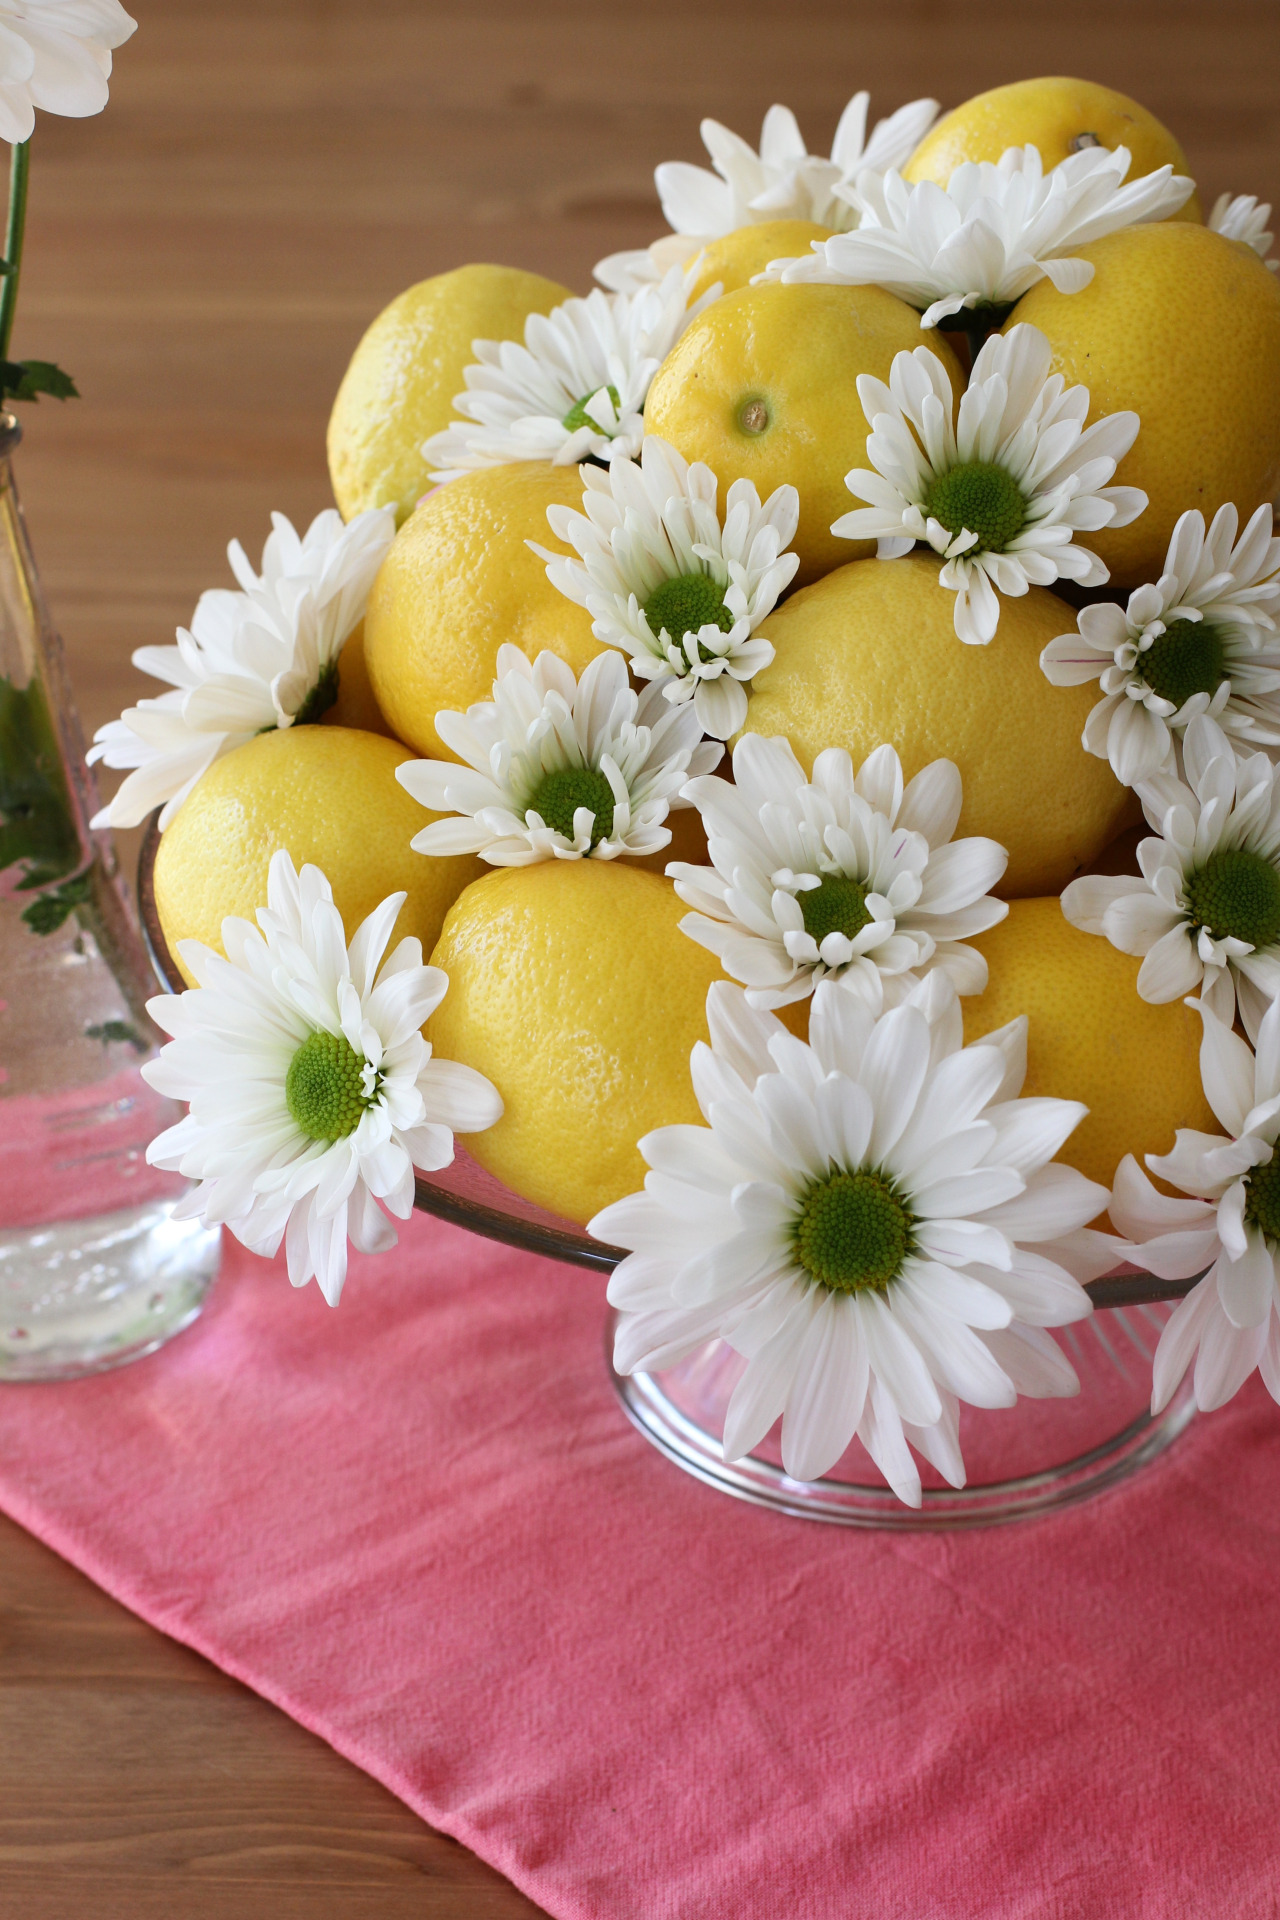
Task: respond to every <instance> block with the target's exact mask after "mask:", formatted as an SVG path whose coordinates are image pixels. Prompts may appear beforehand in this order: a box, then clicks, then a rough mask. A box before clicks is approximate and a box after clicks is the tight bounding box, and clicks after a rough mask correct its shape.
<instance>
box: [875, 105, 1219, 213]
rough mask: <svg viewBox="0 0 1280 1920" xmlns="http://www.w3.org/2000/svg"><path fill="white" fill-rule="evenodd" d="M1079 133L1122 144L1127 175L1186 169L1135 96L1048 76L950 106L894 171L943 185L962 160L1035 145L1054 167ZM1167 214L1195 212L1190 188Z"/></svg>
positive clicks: (986, 157) (997, 155) (1133, 177)
mask: <svg viewBox="0 0 1280 1920" xmlns="http://www.w3.org/2000/svg"><path fill="white" fill-rule="evenodd" d="M1086 134H1092V135H1093V141H1096V142H1097V144H1098V145H1099V146H1100V147H1110V148H1111V149H1112V150H1113V151H1114V149H1115V148H1116V147H1127V148H1128V149H1129V152H1130V154H1131V155H1132V159H1131V161H1130V166H1129V172H1128V175H1127V176H1126V177H1127V178H1128V179H1129V180H1137V179H1138V178H1140V176H1141V175H1142V174H1144V173H1154V172H1155V170H1156V168H1157V167H1163V166H1171V167H1172V168H1173V170H1174V172H1175V173H1185V174H1189V173H1190V171H1191V169H1190V167H1188V165H1187V156H1186V154H1185V153H1184V152H1183V151H1182V148H1181V147H1180V146H1179V145H1178V142H1177V141H1176V140H1175V139H1174V137H1173V135H1172V134H1171V133H1170V132H1169V129H1168V128H1167V127H1166V126H1162V125H1161V123H1160V121H1159V120H1157V119H1156V117H1155V115H1154V114H1152V113H1148V112H1147V109H1146V108H1145V107H1140V106H1139V105H1138V102H1137V101H1136V100H1130V99H1129V98H1128V96H1127V95H1126V94H1123V93H1116V92H1115V90H1114V89H1113V88H1111V87H1100V86H1098V85H1097V83H1096V82H1095V81H1093V80H1067V79H1064V78H1062V77H1061V76H1058V75H1054V76H1052V77H1049V78H1046V79H1042V80H1015V81H1014V82H1013V84H1012V85H1011V86H1007V87H992V89H991V90H990V92H989V93H978V94H975V95H974V97H973V99H972V100H966V101H964V102H963V104H962V105H961V106H958V107H953V108H952V110H951V112H950V113H945V114H943V116H942V118H941V120H939V121H938V123H937V125H936V126H934V127H932V128H931V129H930V131H929V132H928V133H927V134H926V135H925V137H924V139H923V140H922V141H921V142H920V145H919V146H918V147H917V148H916V150H915V152H914V153H913V154H912V156H911V158H910V159H909V160H908V162H907V164H906V166H905V167H904V168H903V169H902V173H903V178H904V179H906V180H936V181H937V182H938V184H939V186H944V187H945V186H946V184H947V181H948V180H949V179H950V178H951V175H952V173H953V172H954V170H955V168H956V167H958V166H960V165H961V163H962V162H963V161H965V160H990V161H993V162H994V161H996V160H998V159H999V158H1000V155H1001V154H1002V153H1003V152H1004V150H1005V148H1006V147H1026V146H1032V147H1038V148H1039V150H1040V154H1041V157H1042V159H1043V160H1044V164H1045V166H1046V167H1056V166H1057V165H1058V162H1059V161H1060V160H1065V159H1066V157H1067V155H1068V154H1069V153H1074V152H1075V151H1077V149H1076V148H1075V147H1073V145H1072V142H1073V141H1074V140H1076V139H1078V138H1079V137H1080V136H1081V135H1086ZM1093 141H1090V142H1087V144H1089V145H1092V144H1093ZM1174 218H1175V219H1176V220H1200V219H1202V218H1203V216H1202V214H1201V211H1200V202H1199V200H1198V199H1197V198H1196V196H1195V194H1194V193H1193V194H1192V195H1191V198H1190V199H1189V200H1188V201H1187V202H1186V204H1185V206H1184V207H1183V208H1182V209H1181V211H1180V212H1179V213H1177V214H1175V215H1174Z"/></svg>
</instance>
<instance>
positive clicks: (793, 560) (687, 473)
mask: <svg viewBox="0 0 1280 1920" xmlns="http://www.w3.org/2000/svg"><path fill="white" fill-rule="evenodd" d="M582 478H583V482H584V484H585V487H586V491H585V493H584V495H583V506H584V507H585V509H586V511H585V513H575V512H574V511H573V510H572V508H570V507H559V506H556V507H548V508H547V519H548V520H549V521H550V523H551V529H552V532H553V533H555V534H556V535H557V536H558V537H559V538H560V539H561V540H563V541H564V542H565V543H566V544H567V545H568V546H571V547H573V548H574V549H575V551H576V552H577V553H578V554H580V555H581V559H580V560H570V559H568V558H566V557H565V556H564V555H563V554H556V553H552V552H550V551H549V550H548V549H547V548H546V547H539V546H537V545H535V544H534V542H533V541H532V540H531V541H530V542H529V545H530V546H531V547H533V550H534V552H535V553H536V554H538V555H539V556H540V558H541V559H543V560H545V561H546V562H547V578H548V579H549V580H550V581H551V583H552V585H553V586H555V587H558V588H559V589H560V591H561V593H563V594H565V595H567V597H568V598H569V599H570V600H574V601H576V602H577V604H578V605H579V606H580V607H585V608H586V609H587V611H588V613H590V615H591V616H592V621H593V626H592V631H593V632H594V634H595V636H596V638H597V639H598V640H603V641H604V642H605V643H606V645H608V646H611V647H620V648H621V649H622V651H623V652H624V653H626V654H628V655H629V656H630V660H631V670H632V672H633V673H634V674H635V675H636V676H637V678H639V679H641V680H659V681H661V682H662V690H663V693H664V694H665V696H666V698H667V699H668V700H671V701H677V702H679V701H685V700H692V701H693V703H694V709H695V711H696V713H697V716H698V724H699V726H701V727H702V728H703V730H704V732H706V733H709V734H712V735H713V736H714V737H715V738H716V739H718V740H725V739H727V738H728V736H729V735H730V734H731V733H734V732H736V731H737V729H738V728H739V727H740V726H741V725H742V722H743V721H744V720H745V718H746V714H747V696H746V692H745V690H744V686H743V682H744V681H748V680H750V679H751V678H752V677H753V675H755V674H757V673H759V672H760V669H761V668H762V667H767V666H768V664H769V662H770V661H771V660H772V659H773V647H772V645H771V644H770V642H769V641H768V640H762V639H757V638H755V637H754V636H755V630H756V628H757V627H758V626H759V625H760V622H761V621H762V620H764V619H765V618H766V617H767V616H768V615H769V614H770V613H771V612H772V611H773V608H774V606H775V604H776V602H777V599H778V596H779V594H780V593H781V592H782V591H783V589H784V588H785V587H787V586H789V585H790V583H791V581H792V579H793V578H794V576H795V571H796V568H797V567H798V566H799V565H800V561H799V558H798V556H797V555H796V554H794V553H788V552H787V551H786V550H785V549H786V548H787V547H788V546H789V545H790V543H791V541H792V540H793V539H794V538H795V531H796V527H797V525H798V524H799V519H800V496H799V495H798V494H797V492H796V490H795V488H794V487H779V488H778V489H777V491H776V492H775V493H771V494H770V496H769V498H768V499H767V500H766V501H765V503H764V505H763V507H762V506H761V504H760V496H759V494H758V493H757V492H756V490H755V488H754V487H753V486H752V484H751V482H750V481H749V480H735V481H734V483H733V485H732V486H731V487H730V488H729V492H728V495H727V497H726V500H725V516H724V524H723V526H722V525H721V523H720V518H719V514H718V512H717V509H716V484H717V483H716V476H715V474H714V473H712V471H711V469H710V467H706V466H703V465H702V464H701V462H696V463H695V464H694V465H693V466H690V465H689V463H688V462H687V461H686V460H685V459H684V458H683V457H682V456H681V455H680V454H679V453H677V452H676V449H675V448H674V447H673V446H670V445H668V443H667V442H666V441H665V440H662V439H659V437H658V436H657V435H656V434H652V433H650V434H646V436H645V439H644V444H643V446H642V447H641V450H640V460H639V463H637V462H635V461H633V460H615V461H614V462H613V464H612V466H611V467H610V468H609V470H608V472H607V473H605V472H602V471H601V470H600V469H599V468H593V467H584V468H583V470H582Z"/></svg>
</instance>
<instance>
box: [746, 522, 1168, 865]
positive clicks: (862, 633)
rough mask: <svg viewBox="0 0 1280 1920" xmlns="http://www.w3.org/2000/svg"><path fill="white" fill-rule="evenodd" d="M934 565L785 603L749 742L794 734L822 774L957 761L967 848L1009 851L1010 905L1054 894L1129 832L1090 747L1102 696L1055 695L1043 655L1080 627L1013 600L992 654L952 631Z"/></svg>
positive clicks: (852, 579) (1065, 610) (836, 583)
mask: <svg viewBox="0 0 1280 1920" xmlns="http://www.w3.org/2000/svg"><path fill="white" fill-rule="evenodd" d="M940 564H941V563H940V562H939V560H938V559H937V558H936V556H931V557H929V558H927V559H926V558H924V557H923V556H921V555H916V554H908V555H907V556H906V557H905V559H902V560H857V561H854V563H853V564H852V565H851V566H848V567H841V568H840V569H839V571H838V572H836V573H829V574H828V575H827V577H826V578H825V579H824V580H819V581H817V582H816V583H815V585H813V586H811V587H807V588H806V589H805V590H804V592H803V593H798V594H796V595H795V596H794V597H793V598H792V599H790V600H788V601H787V602H786V603H785V604H784V605H783V606H781V607H779V608H778V609H777V610H776V612H774V613H772V614H770V616H769V618H768V619H767V620H766V621H765V622H764V623H763V625H762V626H761V627H760V629H759V631H760V633H761V634H762V635H763V636H764V637H765V638H766V639H769V640H771V641H772V642H773V645H774V647H775V649H776V658H775V659H774V661H773V663H772V665H771V666H768V667H766V668H764V670H763V671H762V672H760V673H758V674H757V675H756V677H755V681H754V683H753V686H752V690H751V693H750V696H749V698H748V703H747V718H746V724H745V727H744V729H743V731H744V732H747V733H761V734H785V735H786V737H787V739H789V740H790V742H791V744H792V746H793V747H794V749H795V751H796V754H797V755H798V757H799V758H800V760H801V761H802V762H803V764H804V765H805V766H806V767H808V768H812V766H813V762H814V759H815V758H816V756H817V755H818V754H819V753H820V752H821V751H822V749H823V748H824V747H844V748H846V749H847V750H848V752H849V753H850V754H852V756H853V761H854V765H855V766H857V765H859V764H860V763H861V762H862V761H863V760H864V759H865V758H866V756H867V755H868V754H869V753H871V752H872V751H873V750H874V749H875V748H876V747H878V746H880V745H882V744H883V743H885V742H887V743H888V744H889V745H890V746H892V747H895V748H896V749H897V752H898V754H899V755H900V757H901V759H902V763H903V768H904V770H905V772H906V775H907V778H908V779H910V778H911V776H912V775H913V774H916V773H918V772H919V771H920V769H921V767H923V766H925V765H927V764H928V762H929V761H931V760H939V759H945V760H954V762H955V763H956V765H957V767H959V769H960V775H961V778H962V780H963V782H964V810H963V812H962V813H961V815H960V825H959V827H958V828H957V830H956V831H957V833H958V834H961V835H963V834H971V833H976V834H986V835H988V836H989V837H990V838H991V839H993V840H998V841H999V842H1000V844H1001V846H1003V847H1007V848H1008V851H1009V866H1008V869H1007V871H1006V873H1005V877H1004V879H1003V881H1002V882H1001V884H1000V887H999V888H998V891H999V892H1000V893H1003V894H1008V895H1015V894H1027V893H1052V892H1057V891H1058V890H1059V889H1060V888H1062V887H1063V886H1065V885H1066V883H1067V881H1068V880H1070V879H1071V878H1072V877H1073V876H1074V875H1075V874H1076V873H1078V872H1080V871H1081V870H1082V868H1084V867H1086V866H1088V865H1089V864H1090V863H1091V862H1092V860H1093V858H1094V855H1095V854H1097V853H1099V852H1100V851H1101V849H1102V848H1103V847H1105V846H1106V845H1107V844H1108V842H1109V841H1111V840H1112V839H1114V838H1115V835H1116V834H1117V833H1118V832H1119V830H1120V828H1121V827H1122V826H1123V825H1124V824H1125V823H1126V820H1127V816H1128V812H1129V807H1130V801H1129V796H1128V794H1127V793H1126V791H1125V789H1124V788H1123V787H1122V786H1121V785H1120V783H1119V781H1118V780H1117V779H1116V777H1115V775H1114V774H1113V773H1112V771H1111V768H1110V766H1109V765H1108V764H1107V762H1106V761H1105V760H1098V759H1095V758H1094V756H1093V755H1092V754H1089V753H1086V752H1085V751H1084V749H1083V747H1082V746H1081V744H1080V734H1081V731H1082V729H1083V727H1084V722H1085V716H1086V715H1087V714H1088V712H1089V709H1090V707H1091V706H1092V705H1093V704H1094V702H1095V701H1096V699H1097V696H1098V690H1097V687H1096V685H1095V684H1094V683H1093V682H1092V681H1090V682H1089V684H1088V686H1087V687H1070V688H1067V687H1052V686H1050V684H1049V682H1048V681H1047V680H1046V679H1045V677H1044V675H1043V673H1041V671H1040V653H1041V650H1042V648H1043V647H1044V646H1045V645H1046V644H1047V643H1048V642H1049V641H1050V640H1052V639H1053V638H1054V637H1055V635H1057V634H1059V633H1065V632H1069V631H1070V630H1071V628H1072V627H1073V626H1074V615H1073V613H1072V611H1071V609H1070V607H1068V606H1067V605H1066V603H1065V602H1064V601H1062V600H1059V599H1058V598H1057V597H1056V596H1055V595H1054V594H1051V593H1050V592H1048V590H1047V589H1046V588H1044V587H1032V588H1031V589H1030V590H1029V591H1028V592H1027V593H1026V594H1025V595H1024V596H1023V597H1022V598H1021V599H1018V600H1002V601H1001V605H1000V625H999V628H998V630H997V632H996V637H995V639H994V640H993V641H992V642H991V644H990V646H986V647H969V646H966V645H965V644H964V642H963V641H961V640H957V638H956V635H955V628H954V626H953V612H954V607H955V596H954V595H953V594H950V593H947V592H946V591H945V590H944V589H943V588H942V587H940V586H939V585H938V568H939V565H940Z"/></svg>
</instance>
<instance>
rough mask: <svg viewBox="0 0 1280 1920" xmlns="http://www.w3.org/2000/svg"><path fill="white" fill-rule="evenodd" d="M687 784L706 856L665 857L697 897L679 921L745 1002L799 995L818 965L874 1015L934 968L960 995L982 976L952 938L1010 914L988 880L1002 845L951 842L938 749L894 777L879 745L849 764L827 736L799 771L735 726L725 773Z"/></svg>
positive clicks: (945, 768) (777, 744)
mask: <svg viewBox="0 0 1280 1920" xmlns="http://www.w3.org/2000/svg"><path fill="white" fill-rule="evenodd" d="M685 793H686V794H687V796H688V797H689V799H691V800H692V801H693V803H694V805H695V806H696V807H697V808H698V811H699V812H700V813H701V815H702V820H703V824H704V826H705V827H706V830H707V844H708V850H709V852H710V855H711V860H712V865H711V866H710V867H694V866H687V865H685V864H683V863H681V862H673V863H672V864H671V865H670V866H669V867H668V868H667V872H668V874H669V875H670V876H671V877H672V879H673V880H674V881H675V887H676V892H677V893H678V894H679V895H680V898H681V899H682V900H684V901H686V902H687V903H688V905H689V906H691V907H693V908H695V909H697V911H695V912H693V913H690V914H687V915H686V916H685V918H684V919H683V920H682V921H681V922H680V925H681V928H682V930H683V931H684V932H685V933H687V934H688V935H689V937H690V938H691V939H693V940H696V941H698V943H699V945H701V946H704V947H707V948H709V949H710V951H711V952H712V953H714V954H716V955H718V956H719V959H720V964H721V965H722V966H723V967H724V969H725V971H726V972H727V973H729V974H732V976H733V978H734V979H735V980H741V981H742V982H743V984H744V985H745V986H746V988H747V1000H748V1002H749V1003H750V1004H751V1005H752V1006H753V1007H781V1006H786V1005H787V1004H788V1003H789V1002H791V1001H793V1000H802V999H804V998H805V997H806V996H807V995H808V994H811V993H812V992H813V991H814V989H815V987H816V986H817V985H818V983H819V981H820V980H822V979H824V978H826V977H828V976H830V977H832V978H834V979H837V980H839V982H840V983H841V985H842V986H844V987H847V988H850V989H852V990H854V991H856V992H858V993H859V994H860V995H861V996H862V997H863V998H864V999H866V1000H867V1002H868V1004H869V1005H870V1006H871V1007H872V1010H873V1011H874V1012H876V1013H879V1012H880V1010H881V1008H882V1007H884V1006H893V1005H895V1004H897V1003H898V1002H899V1001H901V1000H902V999H904V998H905V997H906V995H907V994H908V992H909V991H910V990H911V989H912V988H913V987H915V986H916V985H917V983H918V981H919V979H920V977H921V975H922V974H924V973H926V972H929V971H931V970H932V969H933V968H941V969H942V971H943V972H945V973H946V974H947V975H948V976H949V978H950V980H951V982H952V984H953V986H954V987H955V988H956V990H957V991H958V992H960V993H981V992H982V990H983V988H984V987H985V986H986V984H987V964H986V961H985V960H984V959H983V958H982V956H981V954H980V953H978V952H977V950H976V949H975V948H973V947H969V946H966V945H965V944H964V941H965V938H966V936H968V935H970V934H974V933H982V932H984V931H985V930H986V928H988V927H993V926H995V925H996V924H997V922H998V921H1000V920H1003V919H1004V917H1005V915H1006V914H1007V913H1008V911H1009V909H1008V907H1007V906H1006V905H1005V903H1004V901H1003V900H995V899H992V897H991V895H990V894H989V893H988V891H987V889H988V888H989V887H993V886H994V885H995V884H996V882H997V881H998V880H999V878H1000V876H1001V874H1002V873H1003V872H1004V870H1005V865H1006V862H1007V860H1008V855H1007V854H1006V852H1005V850H1004V848H1003V847H1002V846H999V845H998V844H997V843H996V841H994V840H984V839H979V838H977V837H975V838H972V839H967V840H952V838H951V836H952V834H953V833H954V832H955V829H956V823H957V821H958V820H959V818H960V805H961V798H962V795H961V786H960V774H959V771H958V769H957V768H956V767H955V766H954V765H953V763H952V762H951V761H950V760H935V761H933V762H932V764H931V765H929V766H927V767H925V768H924V769H923V770H922V771H921V772H920V773H918V774H917V775H916V776H915V778H914V779H913V780H912V781H911V782H910V783H909V784H907V785H905V786H904V784H903V777H902V762H901V761H900V760H899V758H898V756H897V754H896V753H895V752H894V750H893V748H892V747H888V746H884V747H877V748H876V750H875V752H874V753H873V754H871V755H870V757H869V758H868V759H866V760H864V761H863V763H862V765H861V766H860V767H859V768H858V771H857V773H856V774H855V772H854V769H853V762H852V760H851V759H850V757H849V755H848V754H847V753H846V752H845V751H844V749H843V748H841V747H828V748H827V749H826V750H825V752H823V753H820V754H819V755H818V757H817V759H816V760H815V761H814V763H813V779H812V781H808V780H806V779H805V774H804V768H803V767H802V766H801V765H800V762H799V761H798V760H797V758H796V756H795V754H794V752H793V751H792V748H791V745H790V743H789V741H787V740H784V739H772V740H766V739H762V738H761V737H760V736H759V735H757V734H751V733H749V734H745V735H744V736H743V738H742V739H741V740H740V741H739V742H738V744H737V746H736V747H735V748H734V752H733V781H732V783H730V782H729V781H728V780H719V779H715V778H711V779H695V780H691V781H690V782H689V784H688V786H687V787H686V788H685Z"/></svg>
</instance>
